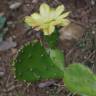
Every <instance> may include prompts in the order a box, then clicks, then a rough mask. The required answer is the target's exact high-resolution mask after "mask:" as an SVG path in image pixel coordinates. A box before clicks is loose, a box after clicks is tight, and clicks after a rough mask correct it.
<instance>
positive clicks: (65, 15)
mask: <svg viewBox="0 0 96 96" xmlns="http://www.w3.org/2000/svg"><path fill="white" fill-rule="evenodd" d="M69 14H70V12H66V13H63V14H62V15H60V16H59V17H58V19H63V18H65V17H67V16H68V15H69Z"/></svg>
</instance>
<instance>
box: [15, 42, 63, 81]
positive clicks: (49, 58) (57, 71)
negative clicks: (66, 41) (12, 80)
mask: <svg viewBox="0 0 96 96" xmlns="http://www.w3.org/2000/svg"><path fill="white" fill-rule="evenodd" d="M53 59H54V60H55V61H54V60H53ZM14 63H15V67H16V78H17V79H19V80H26V81H32V82H34V81H38V80H46V79H52V78H63V75H64V73H63V69H62V68H64V67H63V65H64V58H63V54H62V53H61V52H60V51H59V50H58V49H56V50H55V49H54V50H52V49H45V48H44V47H43V46H42V44H40V43H39V42H35V43H34V42H32V43H29V44H27V45H25V46H24V47H23V48H22V49H21V50H20V52H19V53H18V55H17V57H16V59H15V60H14ZM59 65H60V67H62V68H59Z"/></svg>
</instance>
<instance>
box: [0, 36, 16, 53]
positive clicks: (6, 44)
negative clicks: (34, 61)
mask: <svg viewBox="0 0 96 96" xmlns="http://www.w3.org/2000/svg"><path fill="white" fill-rule="evenodd" d="M16 45H17V44H16V42H14V41H13V40H12V38H11V37H10V38H8V39H7V40H6V41H2V42H0V51H6V50H8V49H11V48H14V47H16Z"/></svg>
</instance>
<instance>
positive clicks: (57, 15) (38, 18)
mask: <svg viewBox="0 0 96 96" xmlns="http://www.w3.org/2000/svg"><path fill="white" fill-rule="evenodd" d="M64 10H65V8H64V6H63V5H60V6H58V7H57V8H56V9H55V8H50V7H49V6H48V5H47V4H45V3H43V4H42V5H41V6H40V9H39V11H40V13H33V14H32V15H31V16H26V17H25V22H26V23H27V24H28V25H29V26H32V28H34V27H35V29H36V30H41V29H42V30H43V32H44V35H50V34H52V33H53V32H54V30H55V26H56V25H60V26H67V25H68V24H69V23H70V21H69V20H68V19H66V17H67V16H68V15H69V13H70V12H64Z"/></svg>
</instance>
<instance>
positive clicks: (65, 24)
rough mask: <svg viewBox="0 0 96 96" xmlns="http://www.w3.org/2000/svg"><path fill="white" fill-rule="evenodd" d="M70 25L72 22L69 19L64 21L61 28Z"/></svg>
mask: <svg viewBox="0 0 96 96" xmlns="http://www.w3.org/2000/svg"><path fill="white" fill-rule="evenodd" d="M69 24H70V20H68V19H63V20H62V22H61V24H60V25H61V26H68V25H69Z"/></svg>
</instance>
